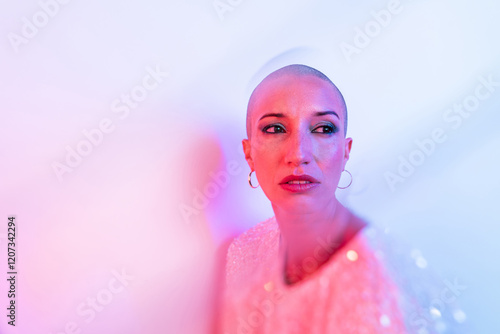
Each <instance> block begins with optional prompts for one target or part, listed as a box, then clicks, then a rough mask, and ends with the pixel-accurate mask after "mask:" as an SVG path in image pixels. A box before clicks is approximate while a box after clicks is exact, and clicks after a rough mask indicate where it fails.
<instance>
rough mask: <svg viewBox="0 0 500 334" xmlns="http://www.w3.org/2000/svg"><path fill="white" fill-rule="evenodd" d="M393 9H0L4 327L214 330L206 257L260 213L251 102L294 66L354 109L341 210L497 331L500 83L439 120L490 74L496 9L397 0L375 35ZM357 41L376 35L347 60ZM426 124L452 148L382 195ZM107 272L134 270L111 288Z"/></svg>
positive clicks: (476, 323)
mask: <svg viewBox="0 0 500 334" xmlns="http://www.w3.org/2000/svg"><path fill="white" fill-rule="evenodd" d="M215 3H219V5H220V6H225V11H224V12H223V13H220V12H219V13H218V12H217V10H216V9H215V7H214V4H215ZM390 3H391V2H390V1H370V2H357V3H354V2H352V1H349V2H348V1H330V2H327V1H303V0H302V1H298V0H289V1H263V0H252V1H249V0H220V1H219V2H213V0H204V1H199V0H195V1H169V2H165V3H160V2H154V1H142V2H139V1H106V2H102V3H99V2H82V1H67V2H66V3H62V2H55V0H52V1H49V0H41V1H40V2H38V1H22V2H7V1H2V2H1V5H0V8H1V10H0V17H1V21H0V36H1V38H0V78H1V79H0V92H1V93H0V96H1V101H0V106H1V107H0V127H1V131H0V162H1V163H0V222H3V223H2V224H1V225H0V243H1V249H2V250H1V253H2V254H1V255H0V259H2V260H1V262H0V263H1V265H0V268H2V271H3V272H4V274H2V276H3V275H5V273H6V272H7V267H6V262H7V259H6V258H7V256H6V254H7V246H6V232H7V217H8V216H9V215H15V216H16V217H17V218H16V222H17V230H16V231H17V240H16V242H17V244H18V246H17V262H18V263H17V270H18V272H19V275H18V282H17V283H18V286H17V318H16V324H17V326H16V327H15V328H12V327H11V326H8V325H7V324H6V322H7V318H6V317H5V315H3V316H2V317H1V319H3V320H2V321H1V322H0V333H44V334H49V333H52V334H56V333H73V332H75V333H76V332H80V333H124V334H125V333H204V332H206V331H207V328H208V326H209V325H210V319H211V318H212V313H211V312H212V311H213V309H212V307H211V297H212V295H211V288H210V286H211V283H212V281H213V272H212V268H213V262H214V261H213V255H214V252H215V249H216V248H217V247H218V245H220V244H221V243H223V242H224V241H225V240H227V239H228V238H230V237H232V236H234V235H236V234H238V233H240V232H241V231H243V230H245V229H247V228H249V227H250V226H252V225H254V224H256V223H257V222H259V221H261V220H263V219H265V218H267V217H270V216H272V210H271V206H270V203H269V202H268V200H267V199H266V198H265V196H264V195H263V193H262V191H261V190H260V189H257V190H254V189H251V188H250V187H249V186H248V183H247V175H248V172H249V168H248V166H247V164H246V162H245V160H244V157H243V154H242V148H241V140H242V139H243V138H245V137H246V134H245V110H246V102H247V100H248V97H249V94H250V92H251V90H252V89H253V88H254V86H255V84H256V83H257V82H258V81H259V80H260V79H261V78H262V77H263V76H264V75H265V74H267V73H269V72H270V71H272V70H274V69H276V68H278V67H281V66H283V65H286V64H290V63H305V64H308V65H311V66H313V67H316V68H318V69H319V70H321V71H323V72H324V73H325V74H327V75H328V76H329V77H330V78H331V79H332V81H334V82H335V83H336V84H337V85H338V87H339V88H340V90H341V91H342V92H343V94H344V97H345V99H346V101H347V106H348V110H349V128H348V136H350V137H353V138H354V143H353V149H352V152H351V159H350V161H349V163H348V165H347V169H348V170H349V171H351V173H352V174H353V177H354V182H353V184H352V186H351V187H350V188H348V189H347V190H344V191H339V192H338V195H339V197H340V198H341V200H342V201H343V203H345V204H346V205H347V206H348V207H350V208H352V209H353V210H354V211H355V212H357V213H358V214H359V215H361V216H363V217H365V218H366V219H367V220H369V221H370V222H372V223H373V224H375V225H378V226H381V227H383V228H386V229H387V231H389V233H391V234H393V235H394V236H395V237H396V238H398V239H400V240H402V241H404V242H407V243H408V244H409V245H412V246H413V247H415V248H418V249H419V250H420V251H421V252H422V253H423V254H424V256H425V257H426V259H427V261H428V262H429V264H430V265H431V266H432V267H433V269H434V270H435V271H437V272H438V273H439V274H440V275H441V276H442V277H443V278H446V279H449V280H454V279H457V280H458V281H459V282H460V283H461V284H464V285H466V286H467V289H466V291H465V292H464V293H463V294H462V295H461V296H460V297H459V302H460V303H461V305H462V306H463V309H464V311H465V312H466V314H467V321H468V322H470V324H472V325H473V328H474V333H499V332H500V324H499V322H498V314H497V313H498V303H499V300H500V288H499V285H498V282H500V269H499V266H498V265H499V262H498V256H497V255H498V254H499V253H500V243H498V242H497V240H498V236H499V235H500V218H499V216H500V215H499V214H500V212H499V211H500V210H499V205H498V202H499V198H500V178H499V177H498V166H499V164H500V133H499V132H498V130H497V128H498V125H499V124H500V123H499V122H500V113H499V110H500V86H497V87H493V88H492V89H491V90H492V91H491V92H489V93H490V94H489V96H488V97H487V98H485V99H484V100H480V101H479V103H478V105H477V106H474V108H473V109H474V110H473V111H471V112H470V116H469V117H466V118H465V117H464V118H460V119H459V120H456V121H454V122H452V123H450V122H447V121H446V120H445V119H444V117H445V116H446V113H447V110H449V109H450V108H453V106H454V105H455V104H460V103H463V102H464V101H469V102H470V101H474V100H473V98H471V96H473V95H474V93H475V89H476V87H477V86H478V85H480V83H481V81H480V78H481V77H483V78H485V79H487V78H488V77H491V78H492V80H493V81H494V82H496V83H498V82H500V62H499V57H500V43H499V40H498V32H499V31H500V21H499V20H498V16H499V14H500V11H499V10H500V5H498V4H497V3H496V2H494V1H492V0H490V1H487V0H480V1H475V2H472V1H451V0H442V1H429V0H401V1H400V2H399V5H397V8H399V12H398V13H397V14H391V17H390V19H388V18H386V24H385V26H382V25H380V24H378V27H379V28H380V29H379V30H377V24H374V22H376V21H375V18H374V15H375V16H376V15H377V14H376V13H380V11H381V10H387V8H388V6H390V5H389V4H390ZM43 8H45V11H46V12H48V14H47V13H46V14H44V13H43V12H42V11H43V10H44V9H43ZM27 22H31V23H27ZM33 22H35V23H36V25H35V26H34V27H35V28H34V29H33V27H32V29H31V30H30V29H29V25H30V24H33ZM37 26H38V27H37ZM358 29H360V30H364V29H372V30H371V31H370V34H371V35H372V37H370V39H369V42H367V41H365V43H366V44H367V45H366V46H363V47H360V48H359V49H358V53H355V54H353V55H352V56H351V57H346V55H345V54H344V53H343V52H342V49H341V46H342V45H345V44H343V43H348V44H350V45H354V42H355V38H356V35H357V34H358V31H359V30H358ZM23 33H24V34H25V35H26V36H28V37H26V38H25V39H24V40H22V41H23V43H21V44H19V45H18V44H16V43H15V42H12V41H13V40H14V39H15V37H13V36H14V34H17V35H18V37H17V38H18V39H17V41H20V39H19V38H24V37H23ZM358 42H359V41H358ZM147 68H150V69H151V68H152V69H155V68H157V69H158V70H159V71H160V72H168V76H166V75H165V76H164V77H161V79H160V81H161V82H159V83H158V84H157V86H156V88H154V89H152V90H151V91H147V95H144V96H141V98H140V99H141V101H139V102H137V105H136V106H135V107H134V108H130V113H129V114H128V115H127V116H126V117H123V116H124V114H123V111H122V112H118V113H117V112H115V111H114V110H113V105H114V103H117V102H116V99H118V100H120V99H121V98H122V96H123V95H122V94H130V93H131V92H132V91H133V90H134V89H135V90H136V93H137V92H141V90H140V87H139V88H136V87H137V86H138V85H139V86H140V85H141V84H142V82H143V79H144V78H145V76H147V75H148V70H147ZM150 82H152V81H150ZM142 92H145V91H144V90H142ZM484 92H486V91H484ZM137 94H138V93H137ZM136 96H139V95H136ZM122 106H123V105H122ZM103 119H108V120H109V122H110V124H112V127H113V130H112V131H111V132H109V133H106V134H103V136H102V138H100V139H99V138H97V137H96V138H97V139H99V140H98V141H97V143H98V144H96V145H92V146H90V148H89V147H87V151H86V154H87V155H86V156H83V157H82V158H81V161H79V163H78V164H77V166H75V167H74V168H71V172H69V171H68V172H67V173H64V174H63V175H62V177H61V178H58V176H57V174H56V172H55V171H54V167H53V165H54V163H65V160H66V159H67V155H68V150H76V149H77V147H78V145H80V146H81V147H84V145H85V143H84V141H85V140H86V137H85V135H84V133H83V132H84V131H87V132H89V131H92V129H96V128H98V127H99V123H100V122H101V121H102V120H103ZM458 122H460V123H458ZM436 128H441V129H442V130H443V133H444V134H445V135H446V141H444V142H443V143H439V144H436V146H435V148H434V149H433V150H432V152H431V153H430V154H428V155H425V156H424V158H423V159H421V161H420V162H419V163H420V164H419V165H418V166H416V167H415V168H414V170H413V171H412V172H411V173H409V174H411V175H408V177H405V178H404V182H401V183H398V184H396V185H395V187H393V188H391V187H390V186H389V184H388V183H387V181H386V178H385V176H384V175H385V174H386V173H387V172H393V173H397V170H398V166H399V165H400V163H401V162H400V159H401V157H402V158H403V159H408V158H409V157H410V156H411V155H412V154H413V156H417V155H418V154H419V153H415V152H416V151H418V150H419V147H418V146H417V144H416V143H415V141H422V140H425V139H428V138H430V137H431V133H432V131H433V130H434V129H436ZM82 145H83V146H82ZM421 157H422V156H421ZM224 175H225V176H227V177H224ZM216 180H218V182H216ZM114 271H118V272H122V271H124V272H125V273H126V274H127V275H129V276H131V278H130V279H129V281H127V283H126V286H124V287H123V289H122V290H121V291H120V292H118V293H110V292H109V291H110V289H109V284H110V282H114V278H113V277H114V274H113V273H114ZM0 282H1V285H0V296H1V297H0V304H1V309H3V310H4V311H3V313H6V310H5V308H6V307H7V303H8V299H7V296H6V295H7V290H8V288H7V285H6V281H5V279H2V280H0ZM112 284H115V285H114V286H115V287H116V286H118V284H116V282H115V283H112ZM93 299H97V300H98V302H99V300H100V301H101V302H102V303H103V304H104V305H101V307H100V308H99V311H95V317H94V318H93V319H91V320H89V318H88V317H87V316H82V315H81V314H79V312H78V309H80V310H89V309H90V306H89V304H88V303H90V302H91V301H92V300H93ZM80 313H81V312H80ZM75 329H76V330H75Z"/></svg>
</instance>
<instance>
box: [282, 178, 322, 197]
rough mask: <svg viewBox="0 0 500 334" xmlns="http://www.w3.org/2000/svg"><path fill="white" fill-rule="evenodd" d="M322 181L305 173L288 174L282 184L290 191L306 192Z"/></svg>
mask: <svg viewBox="0 0 500 334" xmlns="http://www.w3.org/2000/svg"><path fill="white" fill-rule="evenodd" d="M319 184H320V182H319V181H318V180H316V179H315V178H314V177H312V176H310V175H307V174H303V175H288V176H286V177H285V178H283V180H281V182H280V186H281V187H282V188H283V189H284V190H286V191H289V192H292V193H298V192H306V191H309V190H311V189H313V188H314V187H316V186H318V185H319Z"/></svg>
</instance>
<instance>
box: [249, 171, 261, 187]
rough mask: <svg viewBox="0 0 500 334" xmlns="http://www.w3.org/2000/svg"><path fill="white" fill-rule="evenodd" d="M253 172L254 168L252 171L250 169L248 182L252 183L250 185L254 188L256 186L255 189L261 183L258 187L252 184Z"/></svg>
mask: <svg viewBox="0 0 500 334" xmlns="http://www.w3.org/2000/svg"><path fill="white" fill-rule="evenodd" d="M253 172H254V171H253V170H252V171H250V174H248V184H249V185H250V187H252V188H254V189H255V188H258V187H259V186H260V184H259V185H258V186H257V187H254V186H253V184H252V173H253Z"/></svg>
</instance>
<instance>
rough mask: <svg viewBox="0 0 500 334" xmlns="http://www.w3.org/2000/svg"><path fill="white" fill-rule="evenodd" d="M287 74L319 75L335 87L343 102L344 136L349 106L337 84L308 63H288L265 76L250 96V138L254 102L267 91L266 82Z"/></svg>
mask: <svg viewBox="0 0 500 334" xmlns="http://www.w3.org/2000/svg"><path fill="white" fill-rule="evenodd" d="M287 76H293V77H299V78H300V77H307V76H314V77H317V78H319V79H321V80H323V81H325V82H326V83H328V85H329V86H330V87H331V88H333V90H334V91H335V92H336V93H337V95H338V97H339V100H340V103H341V105H342V109H343V110H342V111H341V112H342V113H343V115H344V137H345V136H346V134H347V107H346V104H345V100H344V97H343V96H342V93H340V90H339V89H338V88H337V86H335V84H334V83H333V82H332V81H331V80H330V79H329V78H328V77H327V76H326V75H324V74H323V73H321V72H320V71H318V70H317V69H315V68H312V67H309V66H306V65H301V64H293V65H288V66H285V67H282V68H280V69H278V70H276V71H274V72H272V73H271V74H269V75H268V76H267V77H265V78H264V80H262V81H261V82H260V83H259V84H258V85H257V87H255V89H254V90H253V92H252V95H251V96H250V100H249V101H248V106H247V120H246V126H247V136H248V139H250V137H251V135H252V126H251V124H252V114H253V113H252V111H253V107H254V104H255V103H256V101H257V100H258V99H259V96H260V94H262V93H264V92H265V90H264V88H263V86H265V84H267V83H269V82H271V81H273V80H276V79H282V78H285V77H287Z"/></svg>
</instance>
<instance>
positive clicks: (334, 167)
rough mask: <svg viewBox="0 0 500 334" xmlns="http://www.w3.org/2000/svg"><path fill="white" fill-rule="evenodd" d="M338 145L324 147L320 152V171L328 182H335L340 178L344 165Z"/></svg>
mask: <svg viewBox="0 0 500 334" xmlns="http://www.w3.org/2000/svg"><path fill="white" fill-rule="evenodd" d="M341 147H342V146H341V145H340V144H334V145H329V146H325V147H324V148H323V149H322V150H321V158H320V159H319V161H321V169H322V170H323V173H324V174H325V176H327V177H328V180H331V181H332V182H336V180H338V179H339V178H340V173H341V172H342V165H343V163H344V151H343V150H342V148H341Z"/></svg>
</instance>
